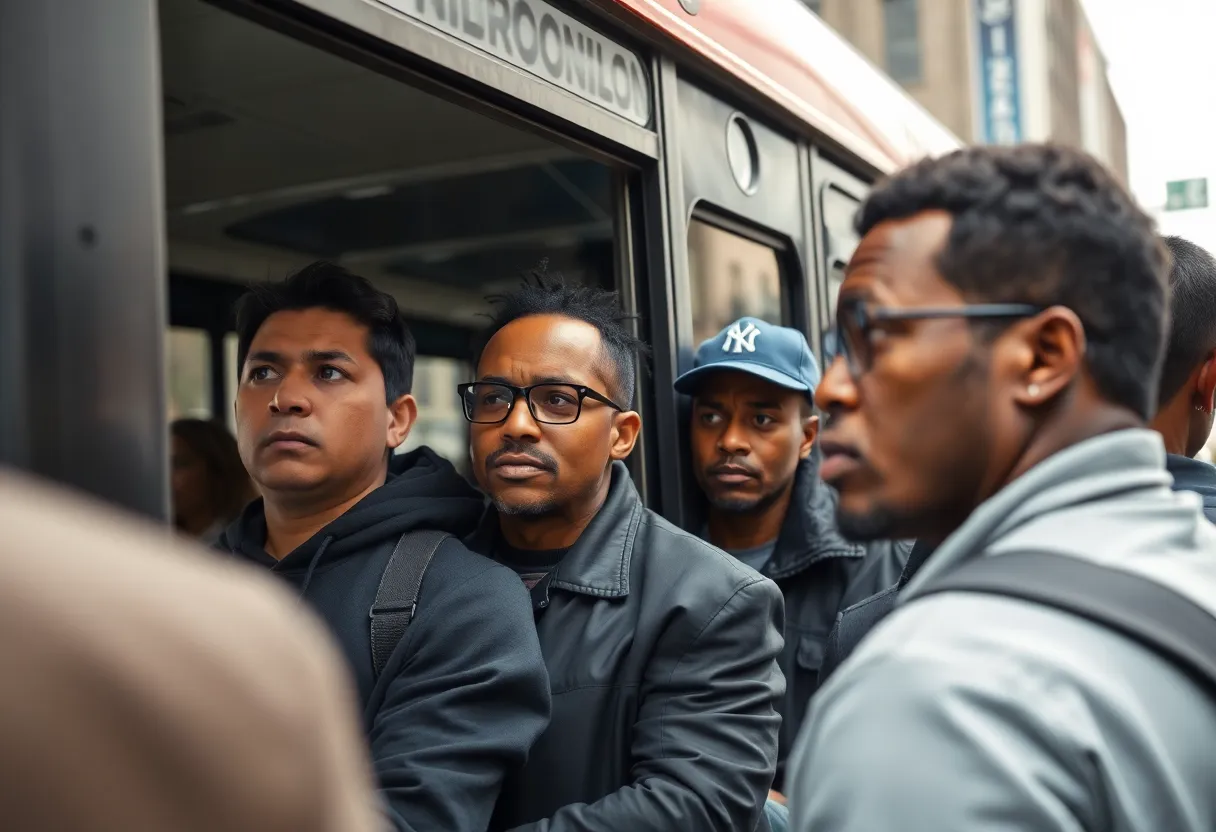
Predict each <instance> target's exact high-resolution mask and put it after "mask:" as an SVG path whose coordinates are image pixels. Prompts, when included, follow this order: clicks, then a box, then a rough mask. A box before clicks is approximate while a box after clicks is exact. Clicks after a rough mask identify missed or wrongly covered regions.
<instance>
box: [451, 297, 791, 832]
mask: <svg viewBox="0 0 1216 832" xmlns="http://www.w3.org/2000/svg"><path fill="white" fill-rule="evenodd" d="M488 336H489V340H488V342H487V343H486V346H485V348H484V350H483V351H482V354H481V357H480V359H479V361H478V364H477V380H476V381H474V382H470V383H466V384H462V385H460V387H459V395H460V398H461V401H462V402H463V406H464V413H465V416H466V417H467V418H468V419H469V421H470V422H471V423H472V426H471V433H472V458H473V469H474V471H475V473H476V476H477V479H478V481H479V483H480V484H481V486H482V488H483V489H484V490H485V492H486V493H487V494H488V495H489V496H490V498H491V501H492V508H491V510H490V511H489V512H488V514H487V516H486V519H485V522H484V524H483V526H482V528H481V529H480V530H479V533H478V534H477V535H476V536H475V538H474V539H472V540H471V541H470V545H471V546H472V547H473V548H474V549H475V550H477V551H481V552H482V553H484V554H488V555H490V556H492V557H494V558H496V559H498V560H499V561H501V562H503V563H505V564H507V565H509V566H511V567H512V568H514V569H515V570H516V571H517V572H518V573H519V575H520V577H521V579H522V580H523V581H524V582H525V583H526V584H527V585H528V586H529V587H530V590H531V593H532V601H533V609H534V612H535V616H536V627H537V631H538V633H539V635H540V642H541V649H542V650H543V651H544V654H545V662H546V665H547V667H548V670H549V679H550V685H551V688H552V694H553V718H552V721H551V722H550V725H549V728H548V730H547V731H546V732H545V733H544V734H543V735H542V736H541V738H540V739H539V740H538V741H537V743H536V744H535V745H534V746H533V748H532V751H531V754H530V755H529V758H528V762H527V765H526V767H525V768H524V769H523V770H522V771H521V772H519V774H518V777H516V778H513V779H512V780H509V781H508V783H507V785H506V787H505V788H504V789H503V795H502V798H501V799H500V801H499V806H498V810H497V811H496V812H495V818H494V823H493V824H492V826H491V829H524V830H536V832H540V831H541V830H544V832H565V831H566V830H569V832H574V831H575V830H578V832H586V831H587V830H598V831H600V832H622V831H623V830H629V832H649V830H654V832H665V831H666V830H677V829H680V830H683V829H696V830H707V831H708V830H718V831H719V832H728V830H729V832H735V831H736V830H753V829H766V828H767V822H766V821H765V820H764V817H763V812H764V803H765V796H766V794H767V792H768V787H769V783H770V782H771V781H772V777H773V772H774V770H775V767H776V764H777V735H778V729H779V725H780V717H779V716H778V713H777V705H778V703H779V701H780V699H781V696H782V694H783V692H784V689H785V684H784V680H783V679H782V676H781V671H780V669H779V667H778V663H777V657H778V654H779V653H780V650H781V626H782V600H781V594H780V592H779V591H778V589H777V587H776V586H775V585H774V584H773V583H772V582H771V581H769V580H768V579H766V578H763V577H761V576H760V575H758V574H757V573H755V572H753V571H752V570H750V569H747V568H746V567H743V566H741V565H740V564H739V563H738V562H737V561H735V559H734V558H732V557H730V556H729V555H727V554H726V553H725V552H723V551H721V550H719V549H717V548H715V547H713V546H711V545H709V544H708V543H705V542H703V541H701V540H699V539H697V538H696V537H693V536H692V535H689V534H686V533H685V532H683V531H681V530H680V529H678V528H675V527H674V526H672V525H670V524H669V523H667V522H665V521H664V520H663V519H662V518H661V517H659V516H658V515H656V514H654V513H653V512H651V511H649V510H647V509H646V508H645V507H644V506H643V505H642V502H641V499H640V498H639V496H638V493H637V490H636V489H635V488H634V486H633V483H632V482H631V480H630V478H629V472H628V470H627V469H626V467H625V464H624V460H625V459H626V458H627V457H628V456H629V454H630V452H631V451H632V450H633V446H634V443H635V442H636V441H637V437H638V432H639V430H640V429H641V419H640V417H639V416H638V414H637V413H636V412H634V411H633V410H632V409H631V404H632V401H633V395H634V385H635V378H636V374H637V365H636V355H637V353H638V352H639V350H640V349H641V348H642V345H641V344H640V343H639V342H638V340H637V339H636V338H635V337H634V336H633V335H632V334H631V333H630V330H629V328H628V320H627V318H626V316H625V315H624V314H623V313H622V312H621V310H620V308H619V306H618V304H617V300H616V296H615V295H614V294H610V293H606V292H602V291H600V290H596V289H589V288H582V287H570V286H566V285H564V284H563V283H562V282H561V281H560V279H558V278H554V277H547V276H541V277H539V278H538V279H537V280H536V281H535V282H533V283H529V284H528V285H526V286H524V287H523V288H521V289H519V290H517V291H516V292H513V293H511V294H509V295H507V296H505V297H503V298H500V299H499V306H498V310H497V314H496V316H495V319H494V323H493V325H492V326H491V327H490V330H489V332H488Z"/></svg>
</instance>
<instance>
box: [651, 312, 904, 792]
mask: <svg viewBox="0 0 1216 832" xmlns="http://www.w3.org/2000/svg"><path fill="white" fill-rule="evenodd" d="M740 333H747V338H746V339H741V338H740V337H739V336H740ZM818 383H819V364H818V362H816V360H815V356H814V355H813V354H812V353H811V348H810V345H809V344H808V343H807V340H806V336H804V335H803V334H802V333H801V332H799V331H798V330H796V329H792V328H790V327H783V326H776V325H773V324H770V323H768V322H767V321H762V320H760V319H758V318H751V317H747V318H741V319H740V320H738V321H735V322H734V323H732V324H730V325H729V326H727V327H725V328H724V329H723V330H722V331H721V332H719V333H718V334H717V335H715V336H714V337H713V338H710V339H708V340H706V341H705V342H704V343H702V344H701V346H700V347H699V348H698V349H697V354H696V357H695V358H694V360H693V367H692V369H690V370H689V371H688V372H686V373H684V374H683V375H682V376H680V377H679V378H677V379H676V381H675V389H676V390H677V391H678V392H680V393H685V394H687V395H690V396H692V422H691V425H690V428H689V447H690V449H691V451H692V462H693V473H694V474H695V476H696V479H697V484H698V485H699V486H700V488H701V491H702V493H703V494H704V495H705V503H706V505H705V508H706V511H705V516H704V518H703V520H704V522H703V523H701V524H699V525H700V527H701V529H702V531H701V536H702V537H704V538H705V539H706V540H709V541H710V542H711V543H713V544H714V545H715V546H720V547H721V548H723V549H725V550H726V551H727V552H729V553H731V554H732V555H734V556H735V557H736V558H738V559H739V560H740V561H741V562H743V563H746V564H747V565H748V566H750V567H751V568H753V569H755V570H756V571H758V572H760V573H761V574H763V575H765V576H767V577H769V578H771V579H772V580H773V581H775V582H776V583H777V586H778V587H780V589H781V592H782V594H783V595H784V596H785V648H784V650H783V651H782V654H781V669H782V671H783V672H784V674H785V682H786V692H785V701H784V702H783V703H782V718H783V719H782V724H781V760H782V763H784V761H785V758H786V755H787V754H788V753H789V749H790V746H791V745H793V741H794V737H795V736H796V735H797V732H798V727H799V726H800V725H801V724H802V717H803V715H804V714H805V713H806V707H807V703H809V702H810V700H811V696H812V694H814V692H815V689H816V687H817V686H818V675H819V665H820V661H821V660H822V658H823V655H824V642H825V640H826V638H827V636H828V633H829V632H830V631H831V628H832V624H833V622H834V621H835V620H836V615H837V613H838V612H840V610H842V609H844V608H846V607H848V606H851V605H853V604H855V603H857V602H859V601H861V600H863V599H865V598H868V597H870V596H871V595H874V594H875V593H877V592H879V591H881V590H884V589H887V588H888V587H890V586H893V585H894V584H895V582H896V580H897V579H898V578H899V575H900V570H901V569H902V568H903V565H904V562H905V561H906V560H907V557H908V551H909V549H910V548H911V546H910V544H908V543H903V542H892V541H887V540H877V541H870V542H869V543H868V544H865V545H863V544H859V543H854V542H852V541H849V540H846V539H845V538H844V537H843V536H842V535H841V534H840V531H839V530H838V529H837V528H836V517H835V513H836V497H835V494H834V493H833V492H832V490H831V489H830V488H828V487H827V486H825V485H823V483H822V482H821V481H820V479H819V461H820V454H819V451H818V448H817V447H816V443H815V438H816V436H817V434H818V433H819V417H818V416H816V415H815V412H814V407H813V405H812V401H811V399H812V397H813V396H814V394H815V385H817V384H818ZM783 780H784V765H781V766H779V767H778V770H777V778H776V780H775V781H774V783H773V789H774V790H775V791H776V792H778V794H776V795H774V799H776V800H778V801H779V800H781V796H780V794H779V793H780V792H781V790H782V788H783V786H782V783H783Z"/></svg>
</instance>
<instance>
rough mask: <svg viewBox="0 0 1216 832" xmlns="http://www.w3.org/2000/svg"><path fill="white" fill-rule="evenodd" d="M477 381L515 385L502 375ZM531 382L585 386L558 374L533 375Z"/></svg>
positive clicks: (483, 377)
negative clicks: (538, 376)
mask: <svg viewBox="0 0 1216 832" xmlns="http://www.w3.org/2000/svg"><path fill="white" fill-rule="evenodd" d="M479 381H490V382H494V383H495V384H505V385H507V386H508V387H514V386H515V382H513V381H511V379H509V378H503V377H502V376H482V377H481V378H480V379H479ZM531 383H532V384H569V385H571V386H572V387H586V386H587V385H586V384H583V383H582V382H579V381H571V380H570V379H568V378H561V377H560V376H541V377H540V378H537V377H535V376H533V377H532V379H531ZM521 386H523V387H527V386H529V385H527V384H525V385H521Z"/></svg>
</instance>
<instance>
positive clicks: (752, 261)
mask: <svg viewBox="0 0 1216 832" xmlns="http://www.w3.org/2000/svg"><path fill="white" fill-rule="evenodd" d="M688 279H689V284H690V287H691V290H692V291H691V295H692V329H693V345H694V346H695V345H697V344H700V343H701V342H702V341H704V340H705V339H707V338H712V337H713V336H714V335H716V334H717V333H718V332H720V331H721V330H722V329H723V328H724V327H726V326H727V325H728V324H730V323H731V321H735V320H738V319H739V318H741V317H743V316H744V315H750V316H752V317H754V318H760V319H761V320H765V321H769V322H771V323H783V324H788V323H789V321H788V320H786V315H784V314H783V307H784V304H783V303H782V300H781V295H782V292H781V264H780V261H779V260H778V258H777V252H776V251H775V250H774V249H772V248H770V247H769V246H766V245H764V244H763V243H758V242H755V241H754V240H749V239H748V238H746V237H743V236H740V235H738V234H735V233H733V232H731V231H726V230H724V229H722V228H718V227H717V226H714V225H711V224H709V223H708V222H706V221H704V220H701V219H698V218H696V217H694V218H693V219H692V221H691V222H690V223H689V225H688Z"/></svg>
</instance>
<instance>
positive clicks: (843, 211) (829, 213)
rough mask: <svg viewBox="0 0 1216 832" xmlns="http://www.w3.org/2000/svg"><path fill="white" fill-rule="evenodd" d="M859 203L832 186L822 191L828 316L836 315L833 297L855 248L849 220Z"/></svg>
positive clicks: (855, 240) (854, 237)
mask: <svg viewBox="0 0 1216 832" xmlns="http://www.w3.org/2000/svg"><path fill="white" fill-rule="evenodd" d="M860 205H861V203H860V202H859V201H858V200H857V199H855V198H854V197H852V196H850V195H849V194H847V193H845V192H844V191H842V190H840V189H839V188H836V187H834V186H832V185H827V186H825V187H824V189H823V205H822V207H823V248H824V266H825V271H826V273H827V283H828V305H827V310H828V315H829V316H834V315H835V314H836V298H837V297H838V296H839V295H840V284H842V283H844V270H845V267H846V266H848V265H849V260H851V259H852V257H853V252H854V250H856V248H857V243H858V242H859V240H858V239H857V232H856V231H855V230H854V229H853V217H854V216H855V215H856V213H857V209H858V207H860Z"/></svg>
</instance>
